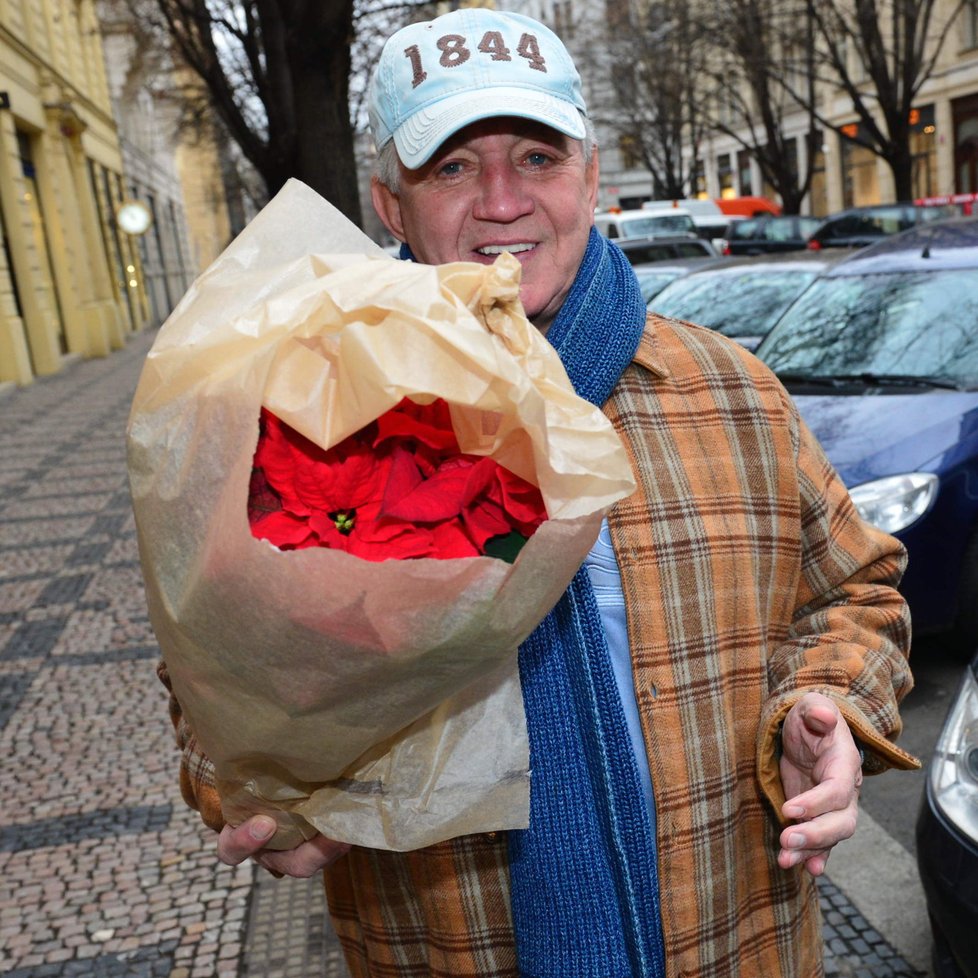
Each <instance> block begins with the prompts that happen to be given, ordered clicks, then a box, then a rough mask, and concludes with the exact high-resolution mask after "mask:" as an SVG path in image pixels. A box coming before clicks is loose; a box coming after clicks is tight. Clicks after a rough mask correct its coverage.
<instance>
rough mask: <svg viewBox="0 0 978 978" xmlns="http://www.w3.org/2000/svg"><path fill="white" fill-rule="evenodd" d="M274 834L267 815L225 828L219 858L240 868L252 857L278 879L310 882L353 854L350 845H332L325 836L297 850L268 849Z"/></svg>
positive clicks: (254, 816) (218, 850) (270, 820)
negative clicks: (343, 857)
mask: <svg viewBox="0 0 978 978" xmlns="http://www.w3.org/2000/svg"><path fill="white" fill-rule="evenodd" d="M274 834H275V820H274V819H272V818H269V817H268V816H267V815H253V816H252V817H251V818H249V819H248V821H247V822H242V823H241V824H240V825H239V826H238V827H237V828H231V826H230V825H225V826H224V828H223V829H222V830H221V834H220V837H219V838H218V840H217V855H218V858H219V859H220V860H221V862H222V863H227V864H228V865H229V866H237V865H238V863H242V862H244V861H245V860H246V859H248V858H249V857H250V858H251V859H254V860H255V862H256V863H258V865H259V866H263V867H264V868H265V869H267V870H268V871H269V872H270V873H272V874H273V875H275V876H295V877H296V878H298V879H308V878H309V877H310V876H315V875H316V873H318V872H319V871H320V870H321V869H324V868H325V867H326V866H328V865H329V864H330V863H333V862H335V861H336V860H337V859H339V858H340V856H342V855H345V854H346V853H347V852H349V850H350V845H349V844H348V843H346V842H333V841H332V840H331V839H327V838H326V837H325V836H322V835H314V836H313V837H312V838H311V839H308V840H306V841H305V842H300V843H299V845H297V846H296V847H295V848H294V849H282V850H276V849H265V848H264V845H265V843H266V842H268V840H269V839H270V838H271V837H272V836H273V835H274Z"/></svg>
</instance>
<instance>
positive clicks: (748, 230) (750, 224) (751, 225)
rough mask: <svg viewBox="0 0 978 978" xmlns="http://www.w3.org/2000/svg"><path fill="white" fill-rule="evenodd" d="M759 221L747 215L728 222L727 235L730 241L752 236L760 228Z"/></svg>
mask: <svg viewBox="0 0 978 978" xmlns="http://www.w3.org/2000/svg"><path fill="white" fill-rule="evenodd" d="M761 223H762V222H761V221H758V220H756V219H754V218H749V217H748V218H745V219H744V220H742V221H733V222H731V224H730V229H729V231H728V232H727V237H728V238H729V239H730V240H731V241H743V240H745V239H747V238H753V237H754V235H755V234H756V233H757V231H758V229H759V228H760V226H761Z"/></svg>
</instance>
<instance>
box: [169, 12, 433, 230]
mask: <svg viewBox="0 0 978 978" xmlns="http://www.w3.org/2000/svg"><path fill="white" fill-rule="evenodd" d="M153 3H154V4H155V7H156V9H157V11H158V13H159V17H160V20H161V24H162V25H163V26H164V27H165V30H166V33H167V35H168V36H169V38H170V39H171V41H172V45H173V48H174V53H175V55H176V56H177V57H178V58H179V60H180V61H181V62H182V63H184V64H185V65H187V66H188V67H189V68H190V69H191V70H192V71H193V72H194V74H195V76H196V77H197V78H198V79H199V80H200V83H201V85H202V89H201V90H202V92H203V93H204V95H205V98H204V100H203V101H201V100H200V99H199V98H198V99H197V100H196V101H195V100H194V99H193V98H191V97H190V93H188V98H187V102H186V105H187V107H188V111H190V112H193V111H198V112H199V111H201V109H202V108H203V110H204V111H213V112H214V113H216V115H217V117H218V118H219V119H220V122H221V124H222V126H223V127H224V129H226V131H227V132H228V133H229V134H230V136H231V138H232V139H233V140H234V142H235V143H236V144H237V146H238V147H239V148H240V150H241V153H242V154H243V156H244V157H245V158H246V159H247V160H248V161H249V162H250V163H251V165H252V166H253V167H254V168H255V170H256V171H257V172H258V173H259V174H260V175H261V177H262V179H263V180H264V182H265V185H266V189H267V192H268V194H269V195H271V194H274V193H275V192H276V191H277V190H278V189H279V188H280V187H281V186H282V185H283V184H284V183H285V182H286V180H288V179H289V178H290V177H296V178H298V179H300V180H302V181H303V182H304V183H307V184H308V185H309V186H310V187H312V188H313V189H314V190H316V191H317V192H318V193H320V194H322V196H324V197H325V198H327V199H328V200H329V201H331V202H332V203H333V204H334V205H335V206H336V207H337V208H338V209H339V210H340V211H342V212H343V213H344V214H346V215H347V217H349V218H350V219H351V220H352V221H354V222H355V223H357V224H361V223H362V221H361V211H360V199H359V193H358V181H357V164H356V158H355V154H354V143H355V134H356V131H357V127H358V125H359V124H360V118H361V112H360V106H359V101H360V99H361V98H362V95H363V91H364V89H365V84H364V83H363V80H362V78H361V75H362V74H363V73H364V72H365V71H366V70H368V68H369V64H367V62H368V61H369V59H371V58H372V57H374V56H375V55H376V52H377V50H378V48H379V40H378V37H377V36H376V35H375V34H372V33H371V32H372V31H374V30H375V29H376V30H379V29H380V28H378V25H379V24H383V25H384V30H383V32H384V33H386V32H387V30H388V29H389V28H390V26H392V25H393V26H399V24H400V23H401V22H403V21H404V20H405V19H406V16H407V14H408V13H409V12H410V11H411V10H412V9H414V8H415V7H417V6H418V5H417V3H416V2H415V0H396V2H392V3H386V2H385V0H153ZM358 25H362V29H361V30H360V31H359V33H358ZM351 97H352V100H351Z"/></svg>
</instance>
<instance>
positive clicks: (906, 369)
mask: <svg viewBox="0 0 978 978" xmlns="http://www.w3.org/2000/svg"><path fill="white" fill-rule="evenodd" d="M975 278H976V273H975V270H974V269H971V268H968V269H948V270H944V271H937V272H900V273H891V274H876V275H851V276H845V277H840V278H824V279H821V280H820V281H818V282H816V283H815V284H814V285H813V286H812V288H811V289H810V290H809V291H808V292H807V293H806V294H805V295H804V296H803V297H802V298H801V299H800V301H799V302H798V303H797V305H795V306H794V307H793V308H792V309H791V310H790V311H789V312H788V314H787V315H785V317H784V318H783V319H782V320H781V322H780V323H778V325H777V327H776V328H775V329H774V331H773V332H772V333H771V334H770V335H769V336H768V337H767V339H766V340H765V342H764V343H763V344H762V345H761V347H760V348H759V349H758V356H760V357H761V358H762V359H764V360H765V361H766V362H767V363H768V365H769V366H771V367H772V368H773V369H774V370H775V371H778V372H780V373H791V374H802V375H806V376H812V375H814V376H836V375H858V374H863V373H866V374H870V375H874V374H901V375H910V376H918V377H943V378H946V379H948V380H952V381H955V382H958V383H961V384H963V385H965V386H978V328H976V327H978V289H976V288H975Z"/></svg>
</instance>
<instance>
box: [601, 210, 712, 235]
mask: <svg viewBox="0 0 978 978" xmlns="http://www.w3.org/2000/svg"><path fill="white" fill-rule="evenodd" d="M594 226H595V227H596V228H597V229H598V230H599V231H600V232H601V233H602V234H603V235H604V236H605V237H606V238H610V239H611V240H612V241H617V240H618V239H619V238H662V237H675V236H676V235H688V236H689V237H691V238H695V237H697V236H698V235H697V233H696V225H695V224H694V223H693V218H692V215H691V214H690V213H689V212H688V211H684V210H680V209H678V208H676V209H674V210H670V211H668V212H666V213H661V214H655V213H652V214H650V213H649V212H648V211H643V210H630V211H608V212H599V213H597V214H595V215H594Z"/></svg>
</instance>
